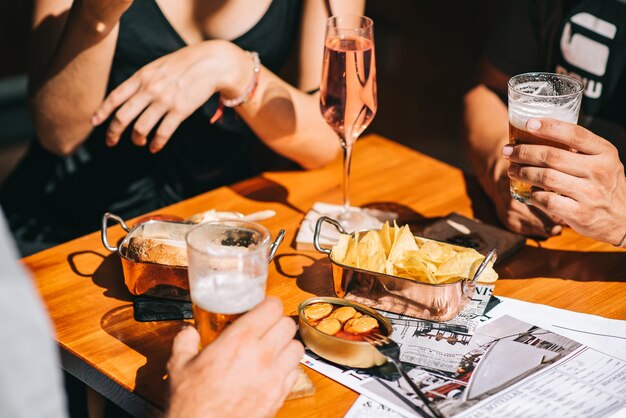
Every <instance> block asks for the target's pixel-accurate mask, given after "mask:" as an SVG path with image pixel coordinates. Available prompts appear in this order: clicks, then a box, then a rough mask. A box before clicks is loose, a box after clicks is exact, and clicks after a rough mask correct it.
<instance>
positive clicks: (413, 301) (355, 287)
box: [313, 216, 476, 321]
mask: <svg viewBox="0 0 626 418" xmlns="http://www.w3.org/2000/svg"><path fill="white" fill-rule="evenodd" d="M324 222H327V223H329V224H332V225H333V226H335V228H337V230H339V232H341V233H343V234H345V233H346V232H345V231H344V229H343V227H342V226H341V224H340V223H339V222H338V221H336V220H334V219H332V218H329V217H327V216H322V217H321V218H319V219H318V220H317V223H316V225H315V234H314V236H313V244H314V246H315V249H316V250H317V251H319V252H321V253H324V254H327V255H328V259H329V260H330V263H331V266H332V275H333V288H334V291H335V295H337V297H340V298H345V299H347V300H351V301H354V302H358V303H362V304H363V305H366V306H369V307H371V308H375V309H381V310H383V311H388V312H393V313H398V314H402V315H408V316H412V317H415V318H420V319H426V320H429V321H448V320H450V319H452V318H454V317H455V316H457V315H458V313H459V312H460V311H461V309H463V307H464V306H465V305H466V304H467V302H469V300H470V299H471V298H472V296H473V295H474V290H475V288H476V281H472V280H469V279H465V278H459V280H458V281H455V282H452V283H446V284H431V283H425V282H418V281H415V280H410V279H406V278H404V277H398V276H392V275H388V274H384V273H376V272H372V271H367V270H363V269H359V268H356V267H351V266H346V265H344V264H341V263H338V262H336V261H335V260H333V259H332V258H331V256H330V253H331V251H330V250H329V249H326V248H322V246H321V245H320V233H321V231H322V225H323V223H324ZM359 232H366V231H359ZM351 235H353V236H354V233H352V234H351Z"/></svg>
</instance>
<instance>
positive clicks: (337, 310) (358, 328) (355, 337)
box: [304, 302, 381, 341]
mask: <svg viewBox="0 0 626 418" xmlns="http://www.w3.org/2000/svg"><path fill="white" fill-rule="evenodd" d="M304 318H305V320H306V321H307V322H308V323H309V325H311V326H313V327H315V329H317V330H318V331H321V332H323V333H324V334H328V335H332V336H335V337H338V338H343V339H344V340H351V341H365V338H364V337H365V336H367V335H369V334H373V333H378V334H380V333H381V331H380V325H379V324H378V320H377V319H376V318H374V317H373V316H370V315H367V314H366V315H363V314H362V313H361V312H359V311H357V310H356V309H355V308H354V307H352V306H339V305H332V304H330V303H328V302H318V303H313V304H311V305H308V306H307V307H306V308H305V309H304Z"/></svg>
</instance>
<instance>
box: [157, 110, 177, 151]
mask: <svg viewBox="0 0 626 418" xmlns="http://www.w3.org/2000/svg"><path fill="white" fill-rule="evenodd" d="M183 119H184V116H183V115H181V114H179V113H177V112H175V111H170V112H169V113H168V114H167V115H166V116H165V118H164V119H163V121H161V124H160V125H159V129H157V131H156V133H155V134H154V139H153V140H152V142H150V152H151V153H153V154H154V153H157V152H159V151H161V150H162V149H163V147H164V146H165V144H167V141H169V140H170V138H171V137H172V135H174V132H175V131H176V129H177V128H178V125H180V124H181V122H182V121H183Z"/></svg>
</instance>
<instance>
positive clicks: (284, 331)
mask: <svg viewBox="0 0 626 418" xmlns="http://www.w3.org/2000/svg"><path fill="white" fill-rule="evenodd" d="M295 335H296V323H295V322H294V321H293V319H291V318H290V317H287V316H284V317H282V318H281V319H280V321H278V322H277V323H276V325H275V326H274V327H273V328H272V329H270V330H269V331H268V332H267V333H266V334H265V335H264V336H263V337H262V338H261V341H262V343H265V344H268V345H269V346H270V347H271V348H272V351H273V353H274V355H278V354H279V353H280V352H281V351H283V350H284V349H285V347H286V346H287V344H289V342H290V341H291V340H293V337H294V336H295Z"/></svg>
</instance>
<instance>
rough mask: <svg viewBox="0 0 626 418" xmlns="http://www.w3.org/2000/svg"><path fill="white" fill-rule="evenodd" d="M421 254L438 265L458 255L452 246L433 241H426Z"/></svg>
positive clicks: (421, 248)
mask: <svg viewBox="0 0 626 418" xmlns="http://www.w3.org/2000/svg"><path fill="white" fill-rule="evenodd" d="M420 252H421V253H422V254H423V255H424V257H425V258H427V259H428V260H430V261H432V262H433V263H436V264H441V263H444V262H445V261H447V260H449V259H450V258H452V257H454V255H455V254H456V251H454V248H452V246H450V245H447V244H444V243H441V242H437V241H432V240H424V243H423V245H421V247H420Z"/></svg>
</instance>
